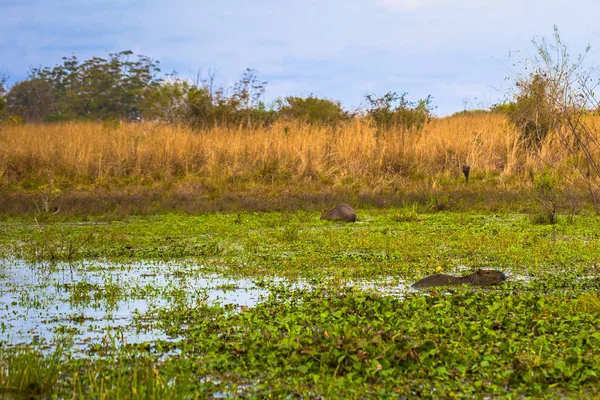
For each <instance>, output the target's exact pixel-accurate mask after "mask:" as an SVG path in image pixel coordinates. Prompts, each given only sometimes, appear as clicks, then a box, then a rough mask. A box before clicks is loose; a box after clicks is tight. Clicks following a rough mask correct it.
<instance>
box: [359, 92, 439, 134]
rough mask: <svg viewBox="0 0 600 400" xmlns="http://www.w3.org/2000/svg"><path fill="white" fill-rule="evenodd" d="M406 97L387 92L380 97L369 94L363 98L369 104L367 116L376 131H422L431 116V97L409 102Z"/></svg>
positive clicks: (404, 94)
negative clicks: (396, 129) (397, 129)
mask: <svg viewBox="0 0 600 400" xmlns="http://www.w3.org/2000/svg"><path fill="white" fill-rule="evenodd" d="M406 95H407V93H403V94H402V95H398V94H397V93H396V92H388V93H386V94H385V95H383V96H382V97H376V96H375V95H370V94H369V95H367V96H365V98H366V100H367V102H368V103H369V105H368V109H367V115H368V116H369V118H370V119H371V121H372V123H373V124H374V125H375V126H376V127H377V129H378V130H387V129H390V128H399V129H404V130H409V129H422V128H423V126H425V124H426V123H427V121H429V118H430V116H431V111H432V103H431V100H432V97H431V96H427V97H426V98H424V99H421V100H418V101H417V102H410V101H408V100H406ZM394 104H396V105H394Z"/></svg>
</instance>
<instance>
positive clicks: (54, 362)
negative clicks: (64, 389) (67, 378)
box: [0, 345, 64, 398]
mask: <svg viewBox="0 0 600 400" xmlns="http://www.w3.org/2000/svg"><path fill="white" fill-rule="evenodd" d="M63 350H64V349H63V347H62V346H61V345H57V346H56V347H55V349H54V351H53V352H51V353H50V354H49V355H46V354H44V353H43V352H42V350H41V349H40V348H39V347H35V346H23V347H15V348H6V347H3V346H0V394H3V395H6V396H8V398H13V397H15V398H18V397H22V398H36V397H42V396H48V395H49V393H51V392H52V391H53V390H54V388H55V386H56V384H57V381H58V380H59V378H60V369H61V361H62V357H63Z"/></svg>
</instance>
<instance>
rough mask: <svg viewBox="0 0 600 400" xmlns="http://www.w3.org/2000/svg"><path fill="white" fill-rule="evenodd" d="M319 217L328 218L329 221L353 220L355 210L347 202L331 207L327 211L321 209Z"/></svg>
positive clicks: (354, 218)
mask: <svg viewBox="0 0 600 400" xmlns="http://www.w3.org/2000/svg"><path fill="white" fill-rule="evenodd" d="M321 219H328V220H330V221H344V222H355V221H356V212H354V210H353V209H352V207H350V206H349V205H347V204H340V205H337V206H335V207H333V208H332V209H331V210H329V211H323V213H322V214H321Z"/></svg>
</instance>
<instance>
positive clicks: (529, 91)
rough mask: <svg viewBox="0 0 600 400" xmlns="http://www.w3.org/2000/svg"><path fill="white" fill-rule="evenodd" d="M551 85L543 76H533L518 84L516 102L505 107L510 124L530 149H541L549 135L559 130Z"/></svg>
mask: <svg viewBox="0 0 600 400" xmlns="http://www.w3.org/2000/svg"><path fill="white" fill-rule="evenodd" d="M549 85H550V82H549V81H548V79H546V78H545V77H544V76H543V75H540V74H534V75H531V76H529V77H528V78H527V79H525V80H522V81H520V82H517V90H518V93H517V95H516V100H515V102H514V103H509V104H510V105H509V106H506V107H505V109H506V113H507V115H508V118H509V120H510V122H511V123H512V124H513V125H514V126H515V127H516V128H517V129H518V131H519V133H520V135H521V140H522V141H523V143H524V144H525V146H527V147H528V148H530V149H537V148H539V147H540V146H541V144H542V142H543V141H544V139H546V137H547V136H548V134H549V133H550V132H551V131H552V130H554V129H556V128H557V125H556V118H555V115H554V113H555V110H554V108H553V106H552V104H553V102H552V99H551V98H550V94H549Z"/></svg>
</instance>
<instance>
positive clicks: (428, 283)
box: [411, 269, 506, 288]
mask: <svg viewBox="0 0 600 400" xmlns="http://www.w3.org/2000/svg"><path fill="white" fill-rule="evenodd" d="M505 280H506V275H504V273H503V272H502V271H496V270H489V269H480V270H478V271H477V272H474V273H472V274H470V275H466V276H452V275H446V274H434V275H429V276H428V277H425V278H423V279H421V280H420V281H418V282H415V283H413V284H412V285H411V287H413V288H428V287H433V286H450V285H461V284H463V283H468V284H470V285H478V286H486V285H499V284H500V283H502V282H503V281H505Z"/></svg>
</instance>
